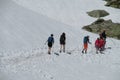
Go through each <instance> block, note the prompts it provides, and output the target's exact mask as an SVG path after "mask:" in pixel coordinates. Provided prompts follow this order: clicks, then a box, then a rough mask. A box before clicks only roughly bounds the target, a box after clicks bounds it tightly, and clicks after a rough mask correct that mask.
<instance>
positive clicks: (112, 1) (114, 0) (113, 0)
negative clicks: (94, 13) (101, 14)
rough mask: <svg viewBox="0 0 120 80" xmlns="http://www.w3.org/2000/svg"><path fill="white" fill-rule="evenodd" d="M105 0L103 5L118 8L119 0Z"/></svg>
mask: <svg viewBox="0 0 120 80" xmlns="http://www.w3.org/2000/svg"><path fill="white" fill-rule="evenodd" d="M105 1H106V2H107V3H106V4H105V6H111V7H114V8H119V9H120V0H105Z"/></svg>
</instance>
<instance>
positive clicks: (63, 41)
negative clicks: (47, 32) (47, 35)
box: [60, 32, 66, 53]
mask: <svg viewBox="0 0 120 80" xmlns="http://www.w3.org/2000/svg"><path fill="white" fill-rule="evenodd" d="M65 43H66V36H65V33H64V32H63V33H62V35H61V36H60V53H61V52H62V51H63V52H65Z"/></svg>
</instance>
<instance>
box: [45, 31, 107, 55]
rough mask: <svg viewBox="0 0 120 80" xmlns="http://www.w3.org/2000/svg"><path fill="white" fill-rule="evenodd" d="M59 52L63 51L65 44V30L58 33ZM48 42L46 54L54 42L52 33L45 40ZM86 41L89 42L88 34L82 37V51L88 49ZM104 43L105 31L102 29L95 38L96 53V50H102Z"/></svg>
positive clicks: (49, 51)
mask: <svg viewBox="0 0 120 80" xmlns="http://www.w3.org/2000/svg"><path fill="white" fill-rule="evenodd" d="M59 41H60V51H59V52H60V53H61V52H65V44H66V34H65V32H63V33H62V34H61V35H60V39H59ZM47 43H48V54H51V48H52V46H53V44H54V37H53V34H51V35H50V37H49V38H48V40H47ZM88 43H89V44H91V42H90V41H89V36H85V37H84V39H83V50H82V53H87V49H88ZM105 44H106V31H105V30H103V32H101V33H100V34H99V37H98V38H97V39H96V40H95V43H94V45H95V48H96V53H98V51H99V52H100V53H102V51H104V49H105Z"/></svg>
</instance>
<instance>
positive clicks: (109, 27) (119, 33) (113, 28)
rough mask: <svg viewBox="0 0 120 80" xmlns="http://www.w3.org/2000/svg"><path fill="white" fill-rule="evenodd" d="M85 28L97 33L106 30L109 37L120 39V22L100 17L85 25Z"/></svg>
mask: <svg viewBox="0 0 120 80" xmlns="http://www.w3.org/2000/svg"><path fill="white" fill-rule="evenodd" d="M83 29H85V30H87V31H89V32H93V33H97V34H99V33H100V32H101V31H102V30H106V33H107V36H108V37H114V38H117V39H120V23H113V22H112V20H104V19H98V20H96V21H95V22H93V23H92V24H90V25H87V26H84V27H83Z"/></svg>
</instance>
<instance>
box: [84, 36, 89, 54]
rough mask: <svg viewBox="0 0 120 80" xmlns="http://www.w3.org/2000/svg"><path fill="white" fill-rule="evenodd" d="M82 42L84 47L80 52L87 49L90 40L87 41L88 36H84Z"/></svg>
mask: <svg viewBox="0 0 120 80" xmlns="http://www.w3.org/2000/svg"><path fill="white" fill-rule="evenodd" d="M83 43H84V48H83V50H82V53H84V51H85V53H87V49H88V43H89V44H91V42H89V36H85V37H84V39H83Z"/></svg>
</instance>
